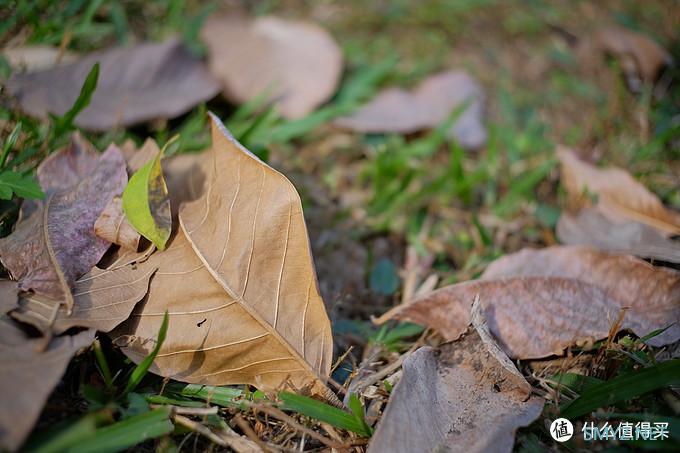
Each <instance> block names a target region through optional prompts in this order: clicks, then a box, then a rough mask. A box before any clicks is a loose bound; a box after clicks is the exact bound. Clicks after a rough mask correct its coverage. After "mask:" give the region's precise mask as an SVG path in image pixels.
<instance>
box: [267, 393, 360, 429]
mask: <svg viewBox="0 0 680 453" xmlns="http://www.w3.org/2000/svg"><path fill="white" fill-rule="evenodd" d="M279 399H281V401H282V402H283V405H282V409H284V410H288V411H294V412H297V413H299V414H302V415H306V416H307V417H310V418H313V419H315V420H320V421H322V422H326V423H328V424H330V425H333V426H335V427H336V428H341V429H346V430H347V431H352V432H355V433H357V434H360V435H362V436H364V437H370V436H371V430H370V428H369V429H366V425H365V423H363V422H362V421H360V420H359V419H358V418H357V417H356V416H355V415H354V414H350V413H347V412H345V411H343V410H342V409H338V408H337V407H333V406H329V405H328V404H326V403H322V402H321V401H317V400H315V399H312V398H309V397H306V396H301V395H296V394H294V393H290V392H281V393H279ZM359 405H361V403H359ZM362 419H363V416H362Z"/></svg>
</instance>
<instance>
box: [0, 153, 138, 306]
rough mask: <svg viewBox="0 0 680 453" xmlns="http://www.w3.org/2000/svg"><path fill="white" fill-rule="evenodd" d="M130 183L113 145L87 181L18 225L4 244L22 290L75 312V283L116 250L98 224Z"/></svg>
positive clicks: (0, 243) (3, 253)
mask: <svg viewBox="0 0 680 453" xmlns="http://www.w3.org/2000/svg"><path fill="white" fill-rule="evenodd" d="M68 152H70V151H68V150H67V151H65V153H68ZM126 182H127V174H126V173H125V161H124V160H123V156H122V154H121V153H120V151H119V150H118V148H116V147H115V146H113V145H112V146H110V147H109V148H108V149H107V150H106V152H104V153H103V154H102V155H101V157H100V158H99V161H98V163H97V166H96V167H95V168H94V169H93V170H92V172H91V173H90V174H89V175H88V177H87V178H85V179H83V180H82V181H80V183H79V184H77V185H75V186H73V187H71V189H70V190H64V191H58V192H56V193H54V194H52V195H50V196H49V197H48V198H47V199H46V200H45V201H44V202H43V203H40V204H39V205H38V206H37V207H36V208H35V211H34V212H33V213H32V214H30V215H29V216H28V218H26V219H22V221H21V222H19V223H17V225H16V228H15V230H14V232H13V233H12V234H10V235H9V236H7V237H5V238H1V239H0V261H2V263H3V265H4V266H5V268H6V269H7V270H8V271H9V272H10V273H11V275H12V277H13V279H15V280H17V281H18V282H19V289H20V290H22V291H29V290H33V291H35V292H36V293H38V294H42V295H45V296H48V297H51V298H53V299H57V300H60V301H64V302H65V303H66V306H67V308H68V309H70V308H72V306H73V298H72V296H71V291H70V288H71V287H72V285H73V283H74V282H75V281H76V279H78V278H79V277H80V276H81V275H83V274H85V273H86V272H88V271H89V270H90V269H92V267H93V266H94V265H95V264H97V262H99V260H100V259H101V258H102V256H103V255H104V253H105V252H106V250H107V249H108V248H109V246H110V243H109V242H108V241H105V240H104V239H101V238H98V237H97V236H95V234H94V223H95V221H96V220H97V218H98V217H99V215H100V214H101V212H102V211H103V210H104V208H105V207H106V205H107V204H108V203H109V201H110V200H111V199H112V198H113V197H114V196H115V195H119V194H120V193H121V192H122V191H123V188H124V187H125V184H126Z"/></svg>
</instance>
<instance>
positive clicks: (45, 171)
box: [36, 132, 100, 195]
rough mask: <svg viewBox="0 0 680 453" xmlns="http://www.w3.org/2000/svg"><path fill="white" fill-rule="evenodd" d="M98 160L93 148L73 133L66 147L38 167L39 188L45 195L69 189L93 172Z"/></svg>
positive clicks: (98, 156)
mask: <svg viewBox="0 0 680 453" xmlns="http://www.w3.org/2000/svg"><path fill="white" fill-rule="evenodd" d="M99 158H100V155H99V153H98V152H97V151H96V150H95V148H94V146H92V144H91V143H90V142H88V141H87V140H86V139H85V138H83V136H82V135H80V133H78V132H75V133H73V135H71V140H70V141H69V144H68V146H66V147H65V148H63V149H61V150H59V151H56V152H54V153H52V154H50V155H49V156H47V157H46V158H45V159H44V160H43V161H42V162H41V163H40V165H39V166H38V169H37V172H36V173H37V175H38V182H39V183H40V187H42V189H43V190H44V191H45V194H46V195H51V194H53V193H55V192H58V191H62V190H65V189H69V188H71V187H73V186H75V185H76V184H78V183H80V181H82V180H83V179H85V178H87V177H88V176H90V175H91V174H92V172H94V171H95V169H96V168H97V165H99Z"/></svg>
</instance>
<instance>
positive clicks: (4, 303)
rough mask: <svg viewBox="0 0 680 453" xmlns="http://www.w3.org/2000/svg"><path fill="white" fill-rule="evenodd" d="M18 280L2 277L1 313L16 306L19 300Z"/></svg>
mask: <svg viewBox="0 0 680 453" xmlns="http://www.w3.org/2000/svg"><path fill="white" fill-rule="evenodd" d="M18 292H19V288H18V285H17V282H15V281H12V280H5V279H0V315H4V314H5V313H7V312H8V311H10V310H12V309H14V308H16V306H17V301H18V300H19V296H18V294H17V293H18Z"/></svg>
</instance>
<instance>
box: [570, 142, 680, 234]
mask: <svg viewBox="0 0 680 453" xmlns="http://www.w3.org/2000/svg"><path fill="white" fill-rule="evenodd" d="M557 156H558V158H559V159H560V162H561V164H562V174H561V181H562V184H563V185H564V187H565V189H566V190H567V192H568V194H569V196H570V197H571V199H572V201H573V202H574V203H578V204H583V202H584V201H586V202H587V201H588V197H587V194H586V196H584V192H587V193H589V194H592V195H597V197H598V201H597V203H598V208H599V209H601V210H602V211H603V212H605V213H606V214H608V215H610V216H617V217H622V218H625V219H630V220H635V221H637V222H641V223H644V224H647V225H650V226H652V227H654V228H657V229H659V230H661V231H663V232H665V233H668V234H680V214H678V213H675V212H671V211H670V210H668V209H666V208H665V207H664V205H663V204H662V203H661V201H660V200H659V198H658V197H657V196H656V195H654V194H653V193H651V192H650V191H649V190H647V188H646V187H645V186H643V185H642V184H640V183H639V182H637V181H636V180H635V179H634V178H633V177H632V176H631V175H630V174H629V173H628V172H626V171H624V170H622V169H620V168H615V167H609V168H602V169H600V168H597V167H595V166H593V165H590V164H589V163H587V162H584V161H582V160H580V159H579V158H578V157H577V155H576V153H574V152H573V151H572V150H570V149H568V148H565V147H560V148H559V149H558V151H557Z"/></svg>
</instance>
